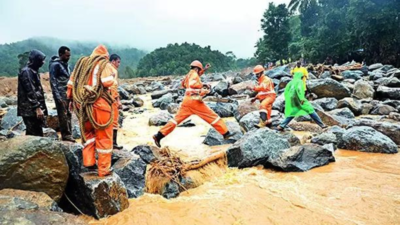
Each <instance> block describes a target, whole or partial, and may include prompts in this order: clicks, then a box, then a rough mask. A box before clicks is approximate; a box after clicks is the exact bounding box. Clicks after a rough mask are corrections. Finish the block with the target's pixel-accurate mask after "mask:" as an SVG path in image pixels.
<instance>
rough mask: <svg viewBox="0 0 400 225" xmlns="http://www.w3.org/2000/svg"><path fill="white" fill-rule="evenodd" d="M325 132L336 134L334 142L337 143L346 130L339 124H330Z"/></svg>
mask: <svg viewBox="0 0 400 225" xmlns="http://www.w3.org/2000/svg"><path fill="white" fill-rule="evenodd" d="M326 132H327V133H332V134H334V135H335V136H336V143H339V142H341V141H342V138H343V134H344V132H346V130H345V129H343V128H341V127H339V126H332V127H330V128H329V129H328V130H327V131H326Z"/></svg>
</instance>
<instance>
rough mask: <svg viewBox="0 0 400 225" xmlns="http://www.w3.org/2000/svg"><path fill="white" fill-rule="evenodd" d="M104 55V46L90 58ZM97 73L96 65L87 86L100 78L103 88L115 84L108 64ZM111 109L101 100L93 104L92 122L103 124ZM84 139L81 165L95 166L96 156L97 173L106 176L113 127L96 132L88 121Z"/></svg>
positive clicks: (70, 88)
mask: <svg viewBox="0 0 400 225" xmlns="http://www.w3.org/2000/svg"><path fill="white" fill-rule="evenodd" d="M96 55H105V56H107V57H108V51H107V49H106V47H105V46H103V45H99V46H98V47H96V48H95V50H94V51H93V53H92V54H91V57H92V56H96ZM98 72H99V65H96V66H95V68H94V70H93V72H92V74H91V77H90V79H89V82H88V84H87V85H90V86H94V85H95V84H96V83H97V77H98V76H100V80H101V83H102V85H103V86H104V87H105V88H110V87H111V86H112V85H114V84H115V82H116V81H115V79H114V76H115V68H114V67H113V66H112V65H111V63H108V64H107V65H106V67H105V68H104V70H103V71H102V73H101V74H98ZM73 76H74V75H73V74H72V75H71V78H70V80H69V82H68V90H67V96H68V98H69V99H72V98H73V96H72V88H73V85H74V83H73ZM111 110H112V107H111V106H110V105H109V103H107V102H106V100H104V99H103V98H101V97H100V98H99V99H98V100H97V101H96V102H95V103H94V104H93V114H94V120H95V121H96V122H97V123H99V124H105V123H106V122H107V121H109V119H110V117H111ZM83 135H85V137H86V143H84V147H83V151H82V155H83V165H84V166H85V167H90V166H94V165H95V164H96V158H95V153H96V151H97V155H98V163H97V165H98V173H99V176H106V175H108V174H109V173H110V168H111V156H112V151H113V126H109V127H107V128H105V129H99V130H96V129H94V128H93V126H92V125H91V123H90V122H89V121H87V122H85V125H84V134H83Z"/></svg>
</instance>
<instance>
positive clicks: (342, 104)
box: [337, 98, 362, 116]
mask: <svg viewBox="0 0 400 225" xmlns="http://www.w3.org/2000/svg"><path fill="white" fill-rule="evenodd" d="M337 107H338V108H340V109H341V108H349V109H350V110H351V111H352V112H353V113H354V115H355V116H359V115H361V114H362V104H361V102H360V101H359V100H357V99H354V98H344V99H342V100H340V101H339V102H338V103H337Z"/></svg>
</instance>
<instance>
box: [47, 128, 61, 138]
mask: <svg viewBox="0 0 400 225" xmlns="http://www.w3.org/2000/svg"><path fill="white" fill-rule="evenodd" d="M43 137H47V138H50V139H53V140H55V141H58V140H59V137H58V134H57V132H56V131H55V130H53V129H51V128H43Z"/></svg>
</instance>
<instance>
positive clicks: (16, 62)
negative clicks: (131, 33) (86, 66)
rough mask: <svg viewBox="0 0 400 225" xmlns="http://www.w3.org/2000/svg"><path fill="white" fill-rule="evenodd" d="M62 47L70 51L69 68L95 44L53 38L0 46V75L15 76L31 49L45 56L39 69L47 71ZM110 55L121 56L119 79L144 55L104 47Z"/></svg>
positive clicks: (139, 52) (134, 66)
mask: <svg viewBox="0 0 400 225" xmlns="http://www.w3.org/2000/svg"><path fill="white" fill-rule="evenodd" d="M62 45H65V46H68V47H69V48H70V49H71V60H70V62H69V63H70V65H71V68H73V67H74V65H75V63H76V61H77V60H78V59H79V58H80V57H82V56H86V55H90V54H91V53H92V51H93V49H94V48H95V47H96V45H97V44H96V43H89V42H86V43H81V42H74V41H63V40H59V39H54V38H31V39H28V40H24V41H20V42H15V43H12V44H3V45H0V59H1V61H0V74H1V75H4V76H16V75H17V74H18V71H19V69H20V68H21V67H23V66H24V65H25V64H26V62H27V60H28V55H29V51H30V50H31V49H38V50H40V51H42V52H43V53H44V54H46V64H45V65H44V66H43V67H42V68H41V72H46V71H48V62H49V61H50V58H51V57H52V56H53V55H57V54H58V53H57V52H58V48H59V47H60V46H62ZM106 46H107V48H108V50H109V52H110V54H112V53H116V54H118V55H119V56H121V58H122V61H121V69H120V77H129V75H130V74H127V73H126V71H130V70H133V69H132V68H136V66H137V64H138V63H139V60H140V59H141V58H142V57H143V56H144V55H145V54H146V53H145V52H143V51H140V50H138V49H135V48H116V47H113V46H110V45H106Z"/></svg>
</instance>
